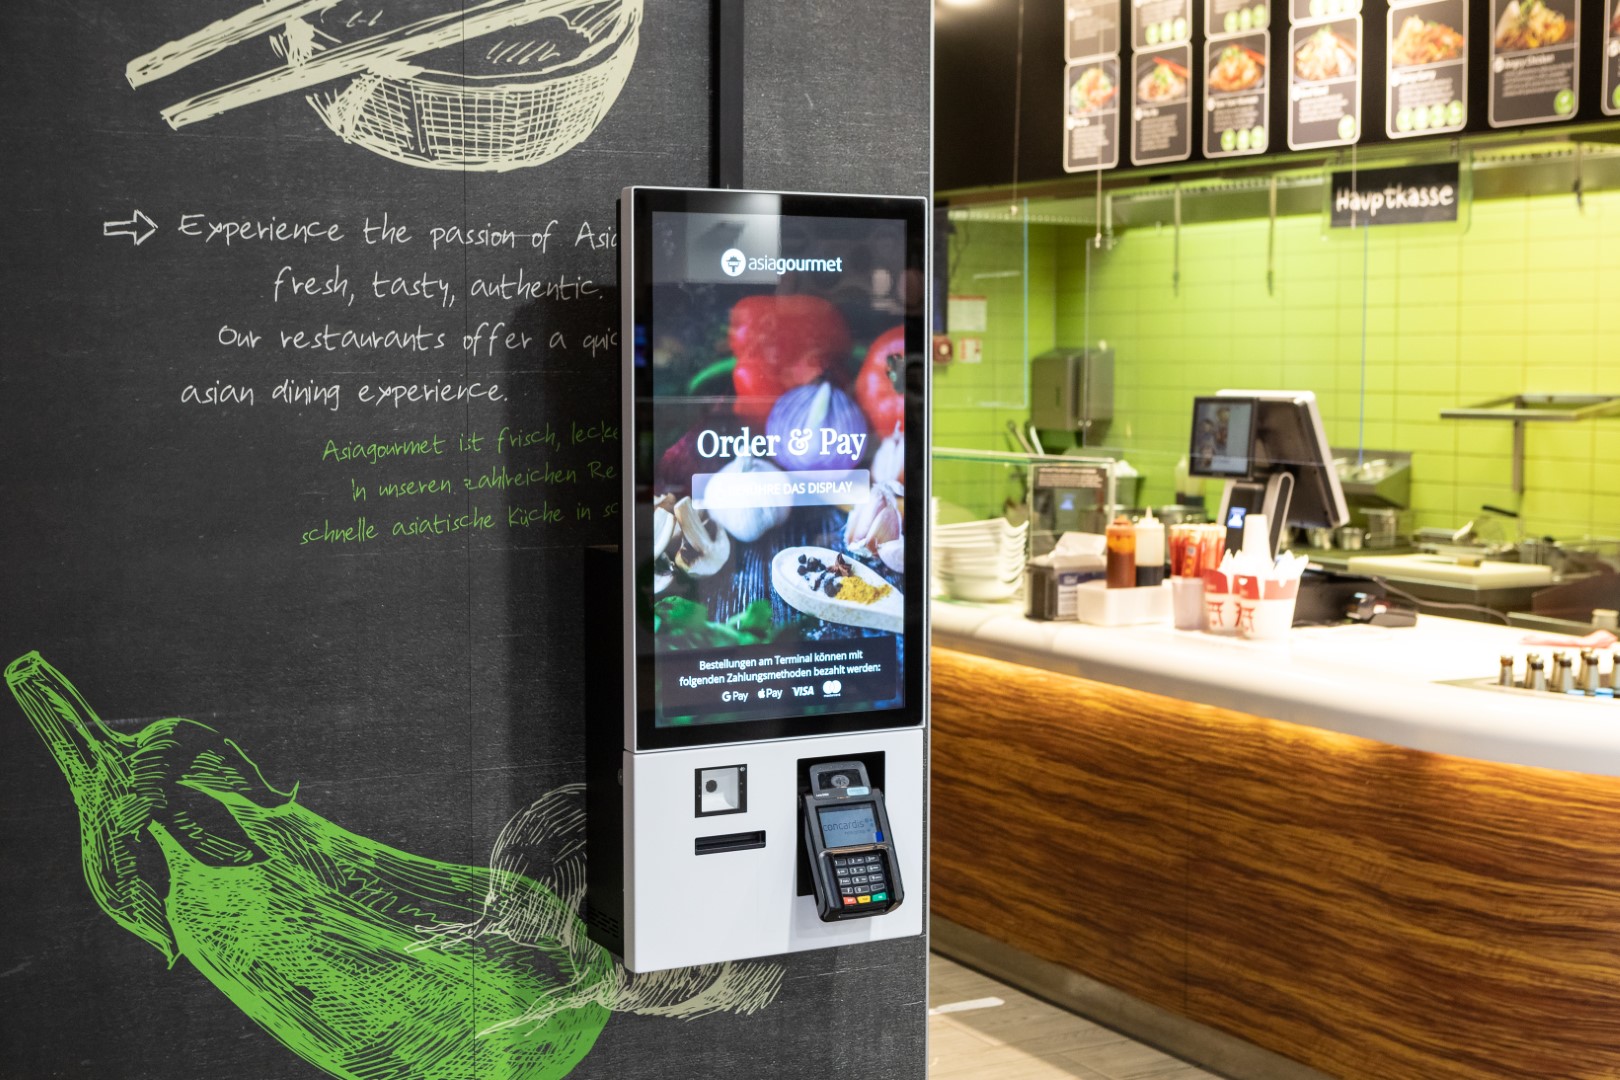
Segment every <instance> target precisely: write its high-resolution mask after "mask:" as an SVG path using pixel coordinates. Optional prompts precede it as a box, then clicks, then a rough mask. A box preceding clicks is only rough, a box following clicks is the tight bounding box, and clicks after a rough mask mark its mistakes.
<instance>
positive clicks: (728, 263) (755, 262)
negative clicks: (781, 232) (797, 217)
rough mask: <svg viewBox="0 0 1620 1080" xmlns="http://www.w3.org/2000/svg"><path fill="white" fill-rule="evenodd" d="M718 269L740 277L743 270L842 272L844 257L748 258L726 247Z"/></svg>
mask: <svg viewBox="0 0 1620 1080" xmlns="http://www.w3.org/2000/svg"><path fill="white" fill-rule="evenodd" d="M720 269H721V270H723V271H725V274H726V276H727V277H740V276H741V275H742V273H743V271H745V270H752V271H754V272H755V273H766V274H776V275H778V276H780V275H782V274H790V273H793V272H795V271H797V272H799V273H809V274H842V273H843V272H844V257H843V256H842V255H840V256H839V257H838V258H836V259H781V258H777V257H776V256H774V255H773V256H770V257H767V258H761V257H755V258H749V257H748V256H747V255H744V254H743V253H742V252H741V251H740V250H738V249H737V248H727V249H726V252H725V254H723V255H721V256H720Z"/></svg>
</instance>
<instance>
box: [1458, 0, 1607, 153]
mask: <svg viewBox="0 0 1620 1080" xmlns="http://www.w3.org/2000/svg"><path fill="white" fill-rule="evenodd" d="M1612 21H1613V20H1612V19H1611V22H1612ZM1491 25H1492V32H1491V71H1490V109H1489V117H1488V118H1489V120H1490V124H1491V127H1517V126H1518V125H1520V124H1539V123H1545V122H1548V121H1557V120H1569V119H1571V118H1572V117H1573V116H1574V115H1575V110H1576V109H1578V108H1579V107H1580V79H1579V75H1578V68H1579V61H1580V41H1581V13H1580V5H1579V3H1578V2H1577V0H1491ZM1605 59H1607V57H1606V58H1605Z"/></svg>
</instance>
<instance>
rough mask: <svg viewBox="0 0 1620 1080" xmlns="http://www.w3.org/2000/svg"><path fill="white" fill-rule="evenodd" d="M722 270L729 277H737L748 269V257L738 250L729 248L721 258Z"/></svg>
mask: <svg viewBox="0 0 1620 1080" xmlns="http://www.w3.org/2000/svg"><path fill="white" fill-rule="evenodd" d="M720 269H722V270H724V271H725V272H726V276H727V277H737V276H739V275H741V274H742V272H743V271H744V270H746V269H748V256H746V255H744V254H743V253H742V252H740V251H738V250H737V249H736V248H728V249H727V250H726V253H725V254H724V255H722V256H720Z"/></svg>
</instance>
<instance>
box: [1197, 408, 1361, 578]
mask: <svg viewBox="0 0 1620 1080" xmlns="http://www.w3.org/2000/svg"><path fill="white" fill-rule="evenodd" d="M1192 428H1193V430H1192V446H1191V451H1190V453H1189V455H1188V462H1189V469H1188V471H1189V473H1190V474H1191V475H1193V476H1203V477H1208V478H1211V479H1220V480H1225V481H1226V486H1225V490H1224V491H1223V492H1222V495H1221V508H1220V516H1219V518H1218V519H1217V520H1218V521H1220V522H1221V523H1222V524H1224V525H1225V526H1226V546H1227V549H1228V550H1230V551H1238V550H1240V549H1241V548H1242V545H1243V534H1244V527H1245V523H1246V521H1247V519H1248V516H1249V515H1250V514H1258V513H1263V514H1265V515H1266V524H1267V531H1268V532H1269V534H1270V535H1269V536H1268V537H1267V538H1266V539H1267V545H1268V547H1269V548H1270V552H1271V554H1272V555H1275V554H1276V553H1277V552H1278V551H1279V550H1280V549H1281V548H1282V547H1283V546H1285V545H1284V539H1285V537H1286V536H1287V533H1286V532H1285V531H1284V530H1285V528H1286V527H1287V526H1289V525H1298V526H1302V527H1310V526H1321V527H1323V528H1329V529H1331V528H1335V527H1337V526H1339V525H1343V524H1344V523H1345V522H1346V521H1349V520H1350V511H1349V507H1348V506H1347V505H1346V504H1345V501H1344V491H1343V489H1342V488H1341V487H1340V486H1339V475H1338V473H1337V472H1336V471H1335V470H1334V468H1333V454H1332V452H1331V451H1330V450H1329V449H1328V441H1327V430H1326V428H1324V427H1323V425H1322V416H1321V414H1320V413H1319V412H1318V411H1317V408H1316V395H1315V394H1313V393H1311V392H1310V391H1309V390H1221V391H1219V392H1218V393H1216V394H1213V395H1210V396H1207V397H1198V398H1195V399H1193V424H1192Z"/></svg>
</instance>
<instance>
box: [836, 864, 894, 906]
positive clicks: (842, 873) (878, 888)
mask: <svg viewBox="0 0 1620 1080" xmlns="http://www.w3.org/2000/svg"><path fill="white" fill-rule="evenodd" d="M831 858H832V866H833V875H834V879H835V881H836V883H837V886H838V896H839V899H840V900H841V901H842V902H843V905H844V906H845V907H859V906H860V905H862V904H887V903H888V902H889V875H888V862H887V860H886V859H885V858H884V856H883V855H882V854H879V853H877V852H856V853H852V854H849V855H833V856H832V857H831Z"/></svg>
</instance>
